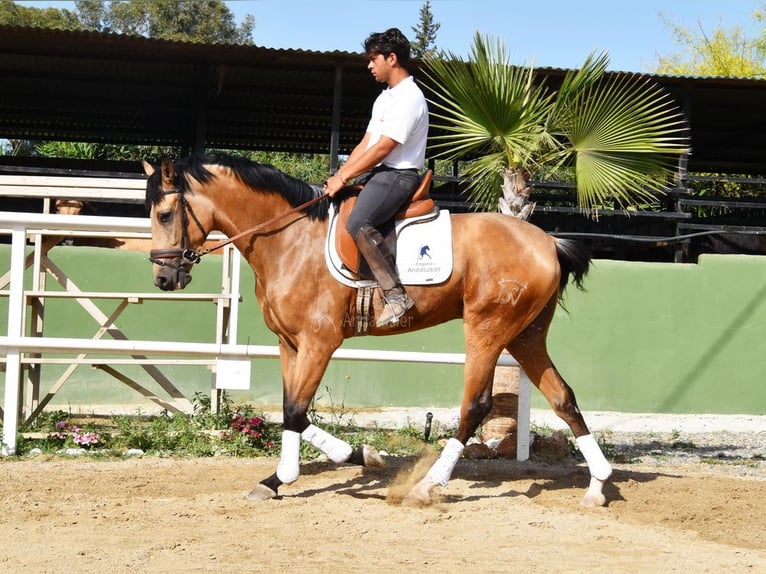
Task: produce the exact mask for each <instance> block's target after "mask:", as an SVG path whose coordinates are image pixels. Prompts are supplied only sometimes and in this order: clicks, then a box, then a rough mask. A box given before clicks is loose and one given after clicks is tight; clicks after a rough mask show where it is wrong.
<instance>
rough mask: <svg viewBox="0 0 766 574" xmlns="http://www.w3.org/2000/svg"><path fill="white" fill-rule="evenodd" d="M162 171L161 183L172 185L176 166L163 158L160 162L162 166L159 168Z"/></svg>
mask: <svg viewBox="0 0 766 574" xmlns="http://www.w3.org/2000/svg"><path fill="white" fill-rule="evenodd" d="M160 169H161V170H162V182H163V183H167V184H170V185H172V184H173V183H175V180H176V166H175V165H174V164H173V161H172V160H171V159H169V158H167V157H166V158H164V159H163V160H162V166H161V167H160Z"/></svg>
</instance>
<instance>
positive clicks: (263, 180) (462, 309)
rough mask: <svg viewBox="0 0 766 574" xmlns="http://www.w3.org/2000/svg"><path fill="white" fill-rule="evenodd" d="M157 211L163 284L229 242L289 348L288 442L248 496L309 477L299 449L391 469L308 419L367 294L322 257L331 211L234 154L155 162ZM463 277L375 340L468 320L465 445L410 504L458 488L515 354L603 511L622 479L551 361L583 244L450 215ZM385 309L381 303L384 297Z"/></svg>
mask: <svg viewBox="0 0 766 574" xmlns="http://www.w3.org/2000/svg"><path fill="white" fill-rule="evenodd" d="M144 168H145V171H146V173H147V175H148V176H149V177H148V180H147V194H146V202H147V207H148V209H149V211H150V217H151V227H152V250H151V253H150V259H151V260H152V261H153V263H154V265H153V273H154V283H155V285H156V286H157V287H159V288H160V289H163V290H166V291H172V290H175V289H183V288H184V287H185V286H186V285H187V284H188V283H189V281H190V280H191V267H192V265H193V264H194V263H196V262H198V261H199V258H200V256H201V255H204V254H205V253H206V252H205V251H203V252H202V253H201V255H200V253H197V252H196V251H195V250H196V249H198V248H199V247H200V246H201V245H202V244H203V242H204V241H205V238H206V237H207V235H208V234H209V233H210V232H211V231H213V230H218V231H220V232H222V233H223V234H225V235H226V236H227V237H228V238H229V241H231V242H232V243H233V244H234V245H235V247H236V248H237V249H238V250H239V252H240V253H241V254H242V255H243V256H244V257H245V259H247V261H248V263H249V264H250V266H251V267H252V269H253V272H254V273H255V275H256V278H257V281H256V287H255V294H256V297H257V299H258V303H259V305H260V307H261V310H262V312H263V316H264V319H265V322H266V324H267V326H268V327H269V328H270V329H271V330H272V331H273V332H274V333H275V334H276V335H277V337H278V339H279V351H280V365H281V370H282V378H283V392H284V395H283V415H284V418H283V430H282V445H281V454H280V459H279V463H278V464H277V469H276V472H275V473H274V474H272V475H271V476H269V477H267V478H265V479H264V480H262V481H261V482H260V483H258V484H257V485H256V486H255V488H254V489H253V490H252V492H250V494H249V495H248V497H249V498H251V499H256V500H266V499H270V498H275V497H277V496H278V488H279V487H280V486H281V485H283V484H289V483H292V482H294V481H296V480H297V479H298V477H299V474H300V460H299V448H300V441H301V440H305V441H308V442H309V443H310V444H312V445H313V446H315V447H316V448H318V449H319V450H320V451H322V452H324V453H325V454H326V455H327V456H328V458H329V459H330V460H332V461H334V462H335V463H352V464H359V465H366V466H379V465H381V464H382V462H383V461H382V459H381V458H380V456H379V455H378V453H377V451H375V449H373V448H372V447H369V446H366V445H365V446H363V447H358V448H356V449H352V448H351V446H350V445H349V444H348V443H346V442H345V441H343V440H341V439H339V438H337V437H335V436H332V435H331V434H329V433H328V432H326V431H324V430H323V429H321V428H319V427H317V426H315V425H314V424H313V423H312V421H311V420H310V419H309V417H308V415H307V412H308V409H309V407H310V403H311V400H312V398H313V397H314V394H315V393H316V391H317V388H318V386H319V384H320V381H321V378H322V376H323V374H324V372H325V369H326V368H327V365H328V363H329V361H330V358H331V355H332V354H333V352H334V351H335V350H336V349H337V348H338V347H339V346H340V345H341V344H342V343H343V341H344V339H346V338H348V337H350V336H352V335H353V334H354V333H353V326H352V324H353V321H349V317H350V316H353V314H354V313H355V291H356V289H354V288H353V287H350V286H347V285H344V284H341V283H340V282H339V281H337V280H336V278H334V277H333V276H332V275H331V273H330V272H329V271H328V267H327V263H326V260H325V254H324V245H325V237H326V234H327V232H328V226H329V217H328V211H329V205H328V201H327V198H323V197H322V192H321V191H320V190H318V189H317V188H315V187H312V186H311V185H309V184H307V183H305V182H302V181H299V180H297V179H294V178H292V177H290V176H288V175H286V174H284V173H282V172H281V171H279V170H277V169H276V168H274V167H272V166H269V165H262V164H256V163H252V162H250V161H249V160H246V159H243V158H241V157H236V156H226V155H221V156H215V157H202V156H193V157H189V158H186V159H182V160H180V161H178V162H172V161H170V160H163V162H162V164H161V166H160V168H159V169H156V170H155V169H154V167H152V166H151V165H149V164H148V163H146V162H144ZM450 218H451V229H452V251H453V268H452V273H451V275H450V276H449V277H448V278H447V279H446V280H445V281H443V282H442V283H440V284H437V285H428V286H409V287H407V291H408V293H409V295H410V296H411V297H412V299H413V300H414V301H415V306H414V307H413V308H412V309H411V310H410V311H408V312H407V314H406V315H405V316H404V317H403V318H402V319H401V320H400V321H399V322H398V323H397V324H396V325H394V326H392V327H385V328H377V327H375V325H374V321H372V325H371V326H370V331H369V334H370V335H389V334H395V333H402V332H407V331H413V330H417V329H424V328H426V327H431V326H433V325H437V324H439V323H443V322H445V321H449V320H452V319H458V318H462V320H463V329H464V334H465V352H466V353H465V354H466V358H465V371H464V390H463V399H462V405H461V409H460V419H459V423H458V428H457V432H456V435H455V436H454V437H453V438H450V439H449V440H448V441H447V443H446V445H445V446H444V448H443V449H442V451H441V453H440V455H439V457H438V458H437V459H436V461H435V462H434V463H433V465H432V466H431V467H430V469H429V470H428V472H427V474H426V476H425V477H423V478H422V479H421V480H420V481H419V482H418V483H417V484H416V485H415V486H414V487H413V488H412V489H411V490H410V492H409V494H408V495H407V497H406V498H405V502H407V503H412V504H428V503H429V502H430V501H431V496H432V492H433V489H434V488H435V487H437V486H442V487H444V486H446V485H447V482H448V480H449V478H450V476H451V474H452V472H453V470H454V468H455V465H456V464H457V461H458V459H459V458H460V456H461V455H462V451H463V448H464V445H465V443H466V441H467V440H468V439H469V438H471V436H473V434H474V432H475V431H476V429H477V427H478V426H479V424H480V423H481V422H482V420H483V419H484V417H485V416H486V415H487V413H489V411H490V408H491V405H492V381H493V374H494V370H495V365H496V363H497V360H498V358H499V357H500V354H501V353H502V351H503V349H507V350H508V352H509V353H511V355H513V357H515V359H516V360H517V361H518V363H519V365H520V366H521V368H522V369H524V371H525V373H526V374H527V376H528V377H529V379H530V380H531V381H532V383H533V384H534V385H535V386H536V387H537V388H538V389H539V390H540V392H542V394H543V395H544V396H545V398H546V399H547V400H548V402H549V403H550V405H551V407H552V408H553V410H554V411H555V413H556V414H557V415H558V416H559V417H560V418H562V419H563V420H564V421H565V422H566V423H567V424H568V425H569V427H570V428H571V429H572V432H573V433H574V436H575V441H576V443H577V445H578V447H579V449H580V451H581V452H582V454H583V456H584V458H585V460H586V462H587V464H588V468H589V470H590V475H591V480H590V485H589V487H588V490H587V492H586V494H585V496H584V498H583V500H582V502H581V504H582V505H583V506H602V505H604V504H605V502H606V500H605V496H604V495H603V492H602V489H603V486H604V483H605V482H606V480H607V479H608V478H609V476H610V474H611V472H612V469H611V466H610V465H609V463H608V462H607V460H606V458H605V457H604V455H603V453H602V452H601V449H600V448H599V446H598V444H597V442H596V441H595V439H594V437H593V436H592V435H591V434H590V432H589V430H588V427H587V425H586V424H585V421H584V419H583V416H582V414H581V413H580V410H579V408H578V406H577V402H576V400H575V396H574V393H573V392H572V389H571V388H570V387H569V386H568V385H567V383H566V382H565V381H564V379H563V378H562V377H561V375H560V373H559V372H558V370H557V369H556V367H555V366H554V365H553V363H552V362H551V359H550V357H549V355H548V351H547V348H546V337H547V333H548V328H549V326H550V323H551V319H552V318H553V314H554V311H555V310H556V306H557V304H558V303H559V299H560V297H561V295H562V292H563V290H564V288H565V287H566V285H567V283H568V282H569V280H570V279H571V280H572V281H573V283H574V284H575V285H576V286H577V287H580V288H581V287H582V280H583V278H584V276H585V274H586V273H587V271H588V268H589V266H590V263H591V258H590V253H589V252H588V250H587V249H586V248H585V247H584V246H583V245H582V244H580V243H578V242H576V241H572V240H566V239H556V238H554V237H552V236H550V235H548V234H547V233H545V232H544V231H542V230H541V229H539V228H538V227H536V226H534V225H532V224H530V223H527V222H525V221H522V220H519V219H516V218H513V217H509V216H507V215H503V214H500V213H479V212H476V213H467V214H451V215H450ZM372 306H373V309H374V310H376V311H378V312H379V310H380V309H381V308H382V303H381V301H380V298H379V296H378V295H376V296H375V297H374V298H373V303H372Z"/></svg>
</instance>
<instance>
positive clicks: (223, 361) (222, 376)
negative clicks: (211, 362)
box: [215, 357, 250, 391]
mask: <svg viewBox="0 0 766 574" xmlns="http://www.w3.org/2000/svg"><path fill="white" fill-rule="evenodd" d="M215 388H216V389H230V390H237V391H246V390H248V389H249V388H250V359H239V358H221V357H219V358H218V359H216V362H215Z"/></svg>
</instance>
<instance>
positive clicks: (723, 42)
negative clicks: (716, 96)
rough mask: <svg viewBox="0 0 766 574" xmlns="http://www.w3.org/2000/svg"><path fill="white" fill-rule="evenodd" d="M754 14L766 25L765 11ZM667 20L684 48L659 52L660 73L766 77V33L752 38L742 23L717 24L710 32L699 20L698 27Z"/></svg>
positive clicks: (677, 40) (658, 70)
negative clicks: (735, 24) (675, 51)
mask: <svg viewBox="0 0 766 574" xmlns="http://www.w3.org/2000/svg"><path fill="white" fill-rule="evenodd" d="M754 17H755V19H756V20H758V21H759V22H761V23H762V24H764V25H766V16H764V13H763V12H760V11H756V12H755V13H754ZM663 19H664V18H663ZM664 21H665V24H666V25H667V26H668V27H670V28H671V29H672V31H673V35H674V36H675V38H676V42H677V43H678V44H679V45H680V46H681V48H682V51H681V52H680V53H675V54H668V55H664V56H663V55H659V56H658V57H657V60H658V64H657V67H656V68H655V72H656V73H658V74H669V75H693V76H732V77H740V78H756V77H763V76H764V74H765V73H766V33H764V34H762V35H761V36H760V37H758V38H748V37H747V36H746V35H745V33H744V31H743V30H742V28H741V27H740V26H734V27H732V28H730V29H726V28H721V27H717V28H714V29H713V30H712V32H707V31H706V30H705V29H704V28H703V26H702V23H701V22H699V21H698V22H697V28H698V29H697V30H694V29H692V28H690V27H688V26H683V25H680V24H674V23H672V22H670V21H668V20H667V19H664Z"/></svg>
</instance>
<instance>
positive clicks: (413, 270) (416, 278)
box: [396, 213, 452, 285]
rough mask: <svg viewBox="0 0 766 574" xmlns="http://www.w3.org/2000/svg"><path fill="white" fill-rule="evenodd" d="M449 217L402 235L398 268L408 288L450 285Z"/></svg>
mask: <svg viewBox="0 0 766 574" xmlns="http://www.w3.org/2000/svg"><path fill="white" fill-rule="evenodd" d="M450 230H451V226H450V221H449V215H448V214H447V213H444V214H443V216H442V215H441V214H440V217H438V218H437V219H436V220H435V221H431V222H428V223H422V224H417V225H410V226H407V227H404V228H403V229H402V230H401V231H400V232H399V240H398V241H397V246H396V267H397V270H398V271H399V278H400V279H401V281H402V283H403V284H405V285H428V284H436V283H441V282H443V281H446V280H447V279H448V278H449V276H450V274H451V273H452V236H451V233H450Z"/></svg>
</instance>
